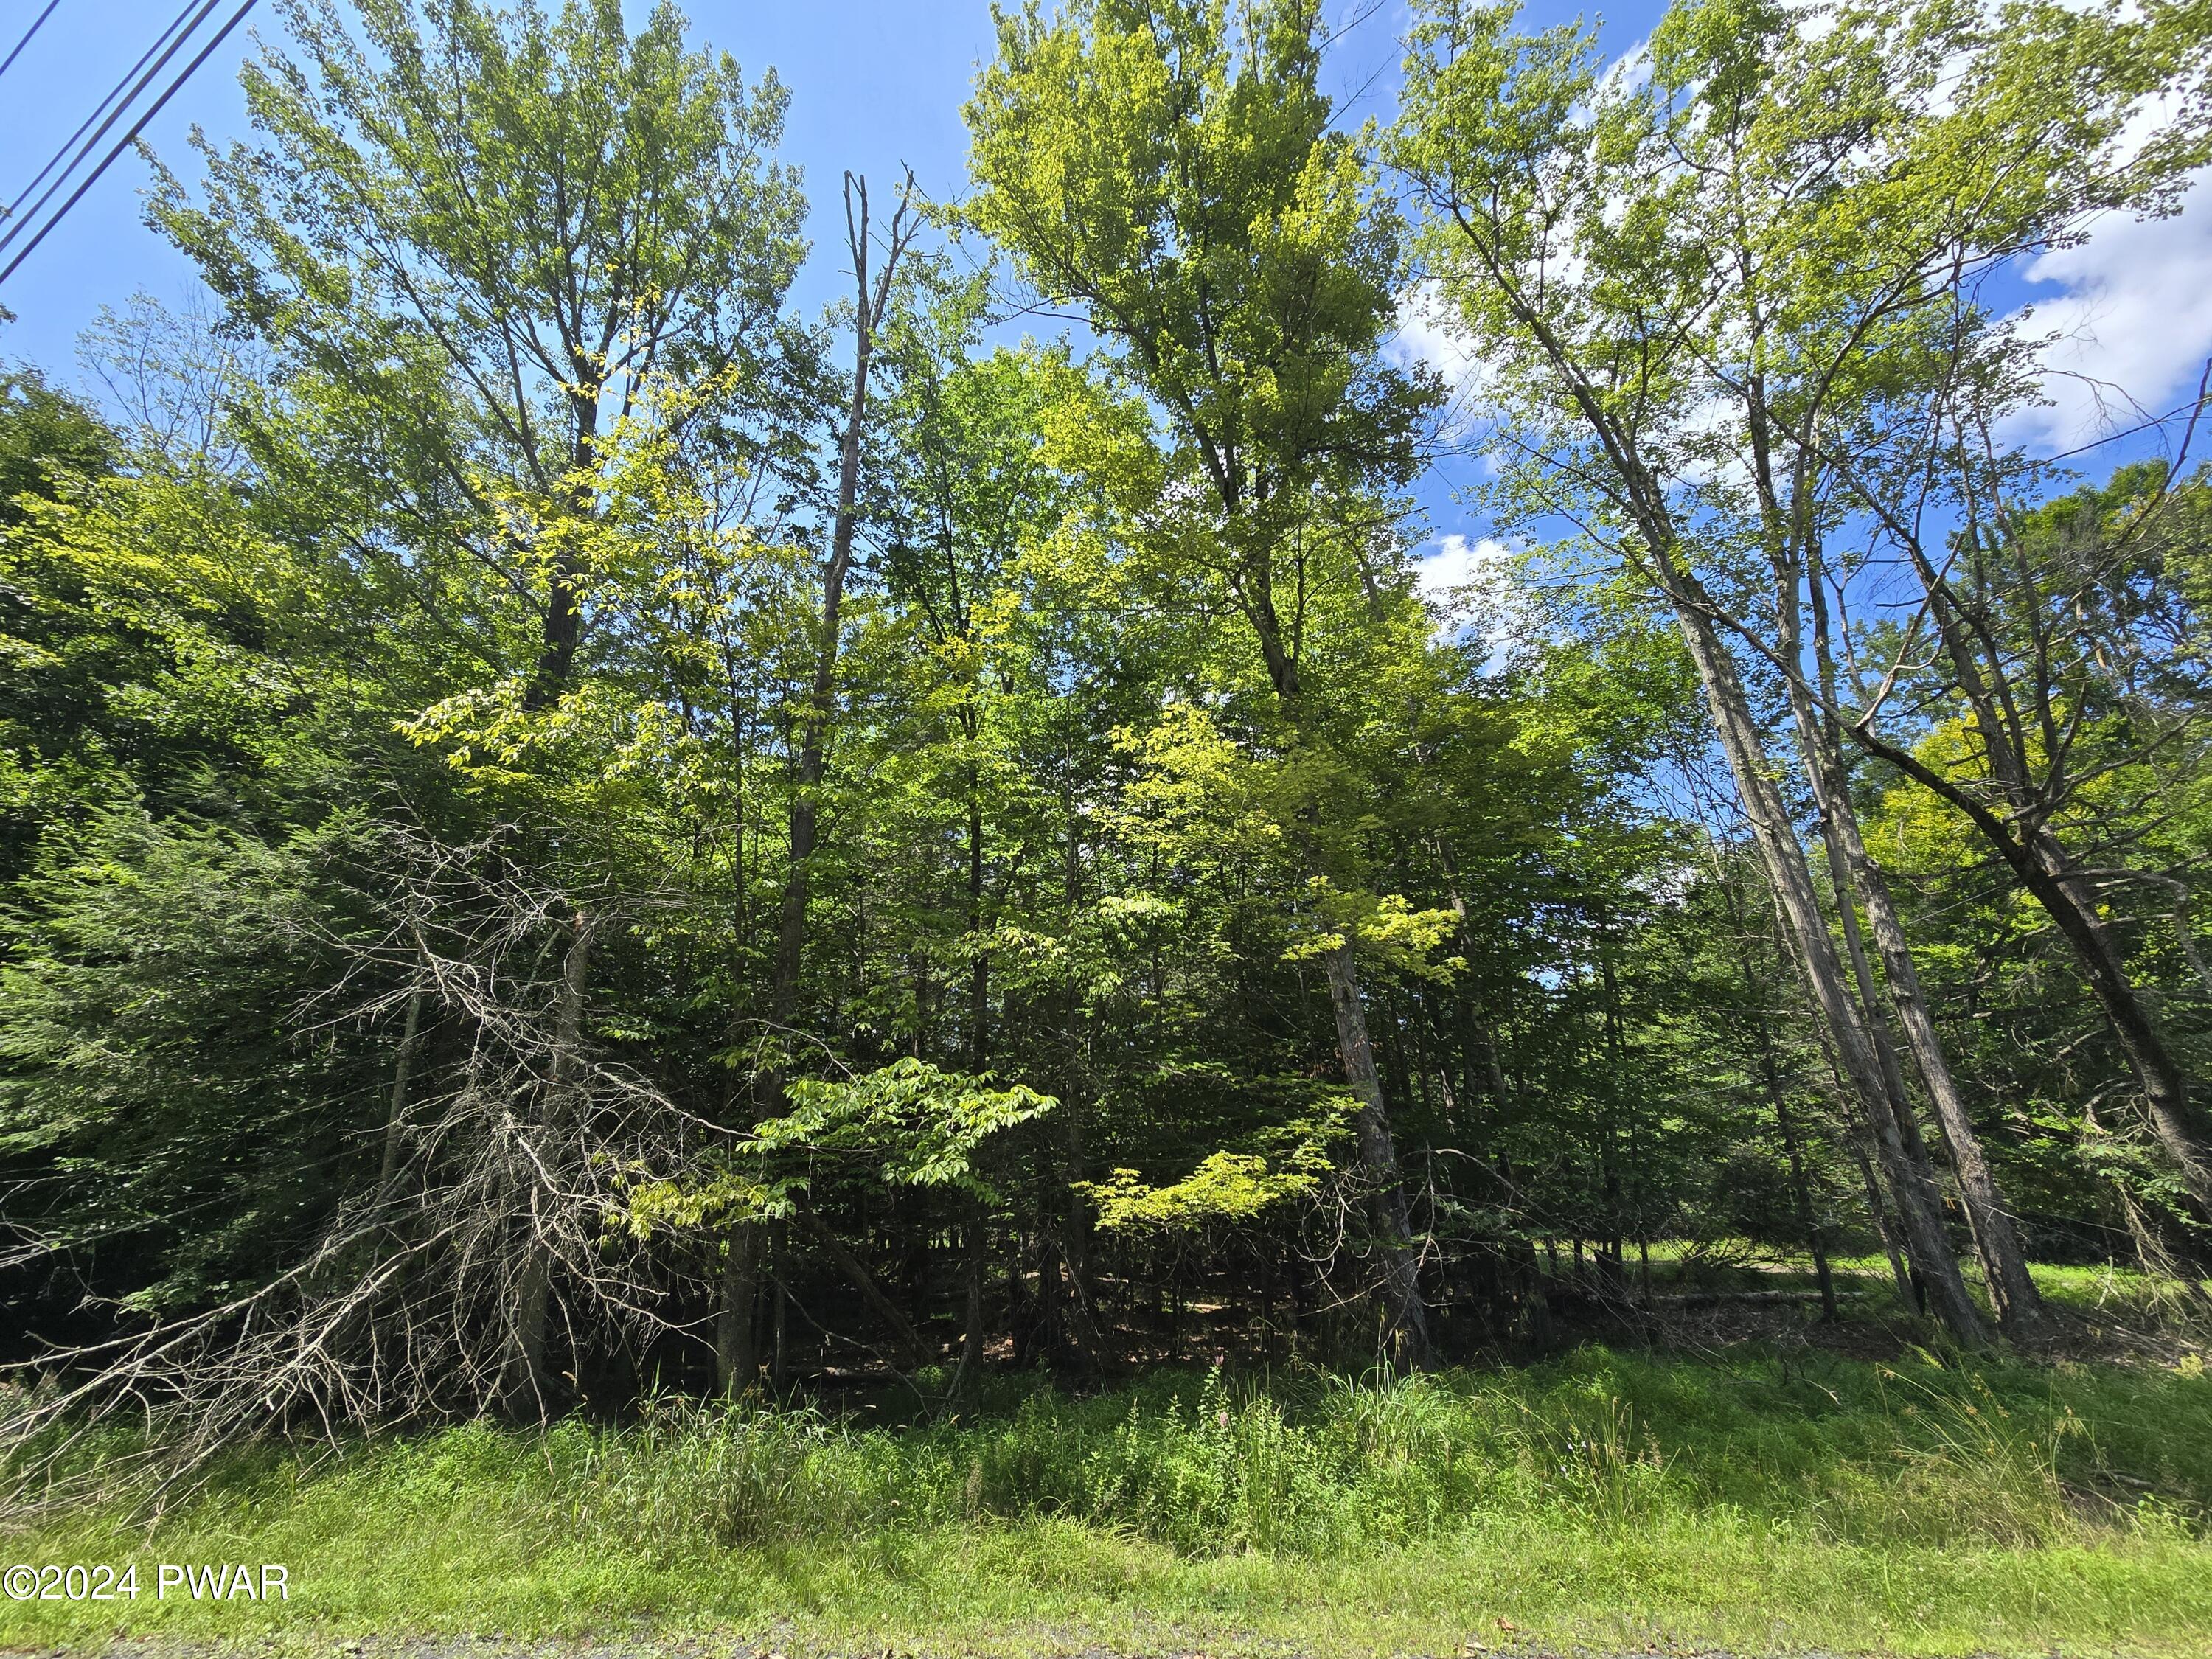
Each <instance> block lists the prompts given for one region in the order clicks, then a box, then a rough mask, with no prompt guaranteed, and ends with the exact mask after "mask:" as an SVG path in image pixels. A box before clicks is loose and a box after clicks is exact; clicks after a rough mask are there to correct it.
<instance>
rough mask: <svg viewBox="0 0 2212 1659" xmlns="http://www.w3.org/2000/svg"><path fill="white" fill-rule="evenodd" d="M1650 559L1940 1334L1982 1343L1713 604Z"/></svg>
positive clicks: (1937, 1205)
mask: <svg viewBox="0 0 2212 1659" xmlns="http://www.w3.org/2000/svg"><path fill="white" fill-rule="evenodd" d="M1654 556H1655V558H1656V562H1657V564H1658V568H1659V570H1660V572H1661V580H1662V587H1663V589H1664V592H1665V594H1666V597H1667V599H1668V603H1669V605H1670V607H1671V608H1672V610H1673V611H1674V618H1675V622H1676V624H1677V626H1678V627H1679V628H1680V630H1681V633H1682V636H1683V640H1684V641H1685V643H1686V644H1687V645H1688V647H1689V649H1690V656H1691V659H1692V662H1693V663H1694V664H1695V665H1696V667H1697V670H1698V678H1699V683H1700V684H1701V685H1702V686H1703V687H1704V690H1705V701H1706V705H1707V708H1709V709H1710V711H1711V714H1712V719H1713V726H1714V728H1715V731H1716V732H1717V734H1718V736H1719V738H1720V740H1721V747H1722V750H1723V752H1724V753H1725V754H1726V756H1727V757H1728V763H1729V773H1730V774H1731V775H1732V776H1733V777H1734V778H1735V786H1736V792H1737V794H1738V796H1739V797H1740V799H1741V802H1742V805H1743V809H1744V816H1745V817H1746V818H1747V820H1748V822H1749V823H1750V825H1751V829H1752V836H1753V842H1755V844H1756V845H1757V846H1758V848H1759V854H1760V857H1761V860H1762V861H1763V862H1764V863H1765V866H1766V872H1767V877H1768V880H1769V883H1770V884H1771V887H1772V889H1773V891H1774V896H1775V900H1776V902H1777V904H1778V907H1779V908H1780V910H1781V912H1782V916H1783V921H1784V926H1785V927H1786V928H1787V929H1788V933H1789V937H1790V940H1791V942H1792V944H1793V945H1794V946H1795V949H1794V951H1793V954H1794V955H1795V956H1796V960H1797V966H1798V969H1799V971H1800V973H1801V974H1802V975H1803V977H1804V980H1805V983H1806V987H1807V989H1808V992H1809V994H1810V995H1811V998H1812V1001H1813V1006H1814V1009H1815V1010H1816V1011H1817V1012H1818V1013H1819V1015H1820V1018H1821V1019H1822V1021H1823V1022H1824V1023H1825V1024H1826V1026H1827V1029H1828V1031H1829V1034H1830V1036H1832V1038H1833V1040H1834V1042H1835V1047H1836V1052H1837V1056H1838V1060H1839V1062H1840V1064H1841V1066H1842V1069H1843V1072H1844V1076H1845V1077H1846V1078H1847V1079H1849V1081H1850V1087H1851V1090H1852V1092H1853V1093H1854V1094H1855V1095H1856V1096H1857V1098H1858V1101H1859V1103H1860V1107H1861V1109H1862V1110H1863V1112H1864V1114H1865V1115H1866V1118H1867V1121H1868V1123H1869V1127H1871V1128H1872V1129H1873V1131H1874V1138H1875V1152H1876V1155H1877V1157H1878V1158H1879V1159H1880V1160H1881V1166H1882V1172H1883V1174H1884V1176H1886V1177H1887V1180H1888V1182H1889V1186H1890V1190H1891V1192H1892V1194H1893V1196H1894V1197H1895V1199H1896V1201H1897V1209H1898V1217H1899V1223H1900V1225H1902V1226H1903V1228H1904V1231H1905V1250H1906V1253H1907V1254H1908V1255H1910V1256H1911V1259H1912V1261H1913V1264H1914V1266H1915V1267H1917V1268H1918V1269H1919V1272H1920V1275H1921V1278H1922V1280H1923V1283H1925V1284H1926V1285H1928V1286H1929V1299H1930V1301H1931V1303H1932V1304H1933V1309H1934V1311H1935V1314H1936V1318H1937V1319H1938V1320H1939V1321H1940V1322H1942V1326H1943V1328H1945V1330H1947V1331H1948V1332H1949V1333H1950V1334H1951V1335H1952V1336H1953V1337H1954V1339H1955V1340H1959V1341H1960V1342H1963V1343H1966V1344H1969V1345H1979V1344H1981V1343H1983V1342H1985V1341H1986V1340H1988V1336H1989V1332H1988V1328H1987V1325H1986V1322H1984V1319H1983V1317H1982V1314H1981V1310H1980V1309H1979V1308H1978V1307H1977V1306H1976V1305H1975V1304H1974V1300H1973V1298H1972V1296H1970V1295H1969V1294H1968V1293H1967V1291H1966V1279H1965V1278H1964V1276H1963V1275H1961V1273H1960V1271H1959V1261H1958V1257H1957V1255H1956V1254H1955V1253H1954V1251H1953V1250H1952V1249H1951V1242H1950V1240H1949V1239H1948V1237H1946V1236H1945V1234H1944V1231H1943V1219H1942V1202H1941V1200H1940V1199H1939V1198H1938V1196H1937V1194H1936V1182H1935V1178H1934V1176H1933V1173H1932V1171H1930V1170H1929V1168H1928V1165H1927V1159H1926V1155H1925V1152H1924V1150H1923V1151H1922V1153H1921V1156H1920V1157H1918V1158H1915V1157H1914V1156H1913V1149H1912V1147H1911V1146H1910V1144H1909V1143H1908V1141H1907V1140H1906V1139H1905V1131H1904V1129H1903V1128H1902V1127H1900V1125H1899V1121H1898V1117H1897V1114H1896V1113H1895V1111H1894V1110H1893V1109H1892V1106H1891V1103H1890V1093H1889V1086H1888V1083H1887V1079H1884V1077H1883V1076H1882V1069H1881V1060H1880V1058H1879V1056H1878V1055H1877V1054H1876V1053H1875V1048H1874V1044H1873V1042H1872V1041H1871V1039H1870V1038H1869V1036H1868V1034H1867V1030H1866V1027H1865V1024H1864V1023H1863V1020H1862V1019H1861V1018H1860V1015H1859V1010H1858V1008H1857V1005H1856V1004H1855V1003H1854V1002H1853V1000H1852V998H1851V994H1850V989H1849V988H1848V987H1846V985H1845V983H1844V974H1843V968H1842V964H1841V963H1840V962H1839V961H1838V958H1837V956H1836V949H1835V945H1834V942H1833V941H1832V939H1830V938H1829V937H1828V927H1827V921H1826V918H1825V917H1824V916H1823V915H1821V913H1820V899H1819V896H1818V894H1817V892H1816V890H1814V885H1813V878H1812V872H1811V871H1810V869H1809V867H1808V865H1807V863H1806V860H1805V849H1804V848H1803V847H1802V845H1801V844H1800V843H1799V842H1798V840H1797V836H1796V830H1795V829H1794V828H1793V827H1792V825H1791V824H1790V815H1789V809H1788V806H1787V804H1786V803H1785V802H1784V799H1783V797H1782V792H1781V789H1780V787H1779V786H1778V783H1777V782H1776V781H1775V778H1774V776H1773V775H1772V774H1771V771H1770V770H1769V766H1768V761H1767V757H1766V754H1765V744H1764V741H1763V739H1762V738H1760V736H1759V726H1758V722H1757V721H1756V720H1754V719H1753V715H1752V712H1751V705H1750V702H1749V700H1748V698H1747V696H1745V694H1744V690H1743V685H1742V682H1741V679H1740V678H1738V675H1737V672H1736V667H1735V659H1734V658H1733V657H1732V656H1730V654H1729V651H1728V649H1727V647H1726V646H1724V645H1723V643H1722V641H1721V639H1720V636H1719V634H1718V631H1717V629H1716V628H1715V626H1714V624H1713V621H1712V610H1713V607H1712V605H1711V601H1710V600H1709V599H1708V598H1707V597H1706V595H1705V591H1704V588H1703V587H1702V586H1701V585H1700V584H1699V582H1698V580H1697V579H1696V578H1695V577H1694V576H1693V575H1692V574H1690V573H1689V572H1688V571H1687V570H1686V569H1683V568H1680V567H1678V566H1677V565H1676V564H1675V563H1674V554H1673V550H1672V548H1671V546H1662V549H1661V550H1658V551H1656V553H1655V555H1654Z"/></svg>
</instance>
